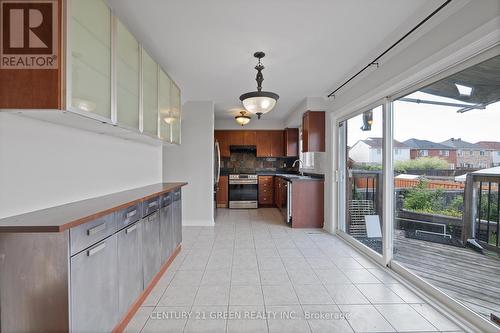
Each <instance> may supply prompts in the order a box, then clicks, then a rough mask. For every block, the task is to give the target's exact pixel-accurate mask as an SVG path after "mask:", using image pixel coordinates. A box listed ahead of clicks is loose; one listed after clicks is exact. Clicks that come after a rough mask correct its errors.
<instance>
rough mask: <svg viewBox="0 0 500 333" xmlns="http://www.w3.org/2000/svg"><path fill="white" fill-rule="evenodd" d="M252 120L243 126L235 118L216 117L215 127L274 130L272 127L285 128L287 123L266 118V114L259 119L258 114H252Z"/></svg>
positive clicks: (221, 128)
mask: <svg viewBox="0 0 500 333" xmlns="http://www.w3.org/2000/svg"><path fill="white" fill-rule="evenodd" d="M251 117H252V120H250V122H249V123H248V124H247V125H245V126H241V125H238V124H237V123H236V121H234V119H228V118H222V119H217V118H216V119H215V129H218V130H252V129H262V130H264V129H265V130H272V129H283V128H285V124H284V122H283V121H282V120H280V119H272V118H266V116H265V115H263V116H262V118H261V119H257V116H251Z"/></svg>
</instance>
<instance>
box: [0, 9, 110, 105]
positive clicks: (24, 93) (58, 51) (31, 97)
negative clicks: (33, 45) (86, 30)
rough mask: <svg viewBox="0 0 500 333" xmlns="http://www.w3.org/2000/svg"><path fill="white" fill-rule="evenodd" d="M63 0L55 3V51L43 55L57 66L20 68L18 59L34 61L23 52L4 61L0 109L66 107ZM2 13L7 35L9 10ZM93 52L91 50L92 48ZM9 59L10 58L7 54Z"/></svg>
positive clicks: (0, 70) (5, 34) (1, 20)
mask: <svg viewBox="0 0 500 333" xmlns="http://www.w3.org/2000/svg"><path fill="white" fill-rule="evenodd" d="M63 2H64V1H63V0H58V1H55V2H54V3H53V4H54V5H56V6H57V7H56V8H57V10H56V11H55V13H56V15H57V21H56V20H53V22H57V26H55V29H56V30H57V31H56V34H55V35H56V36H57V38H56V39H55V40H53V41H52V43H53V44H52V45H53V49H52V50H51V51H52V52H53V53H51V54H45V55H43V56H41V57H40V58H39V59H40V60H43V61H44V62H45V61H46V60H47V61H51V60H52V61H53V65H54V66H51V68H48V69H33V68H31V67H25V68H20V67H19V66H17V65H16V64H18V60H21V61H24V60H25V59H26V58H27V60H28V62H29V61H31V60H30V59H31V56H32V55H31V54H27V55H26V58H25V57H24V56H22V55H21V56H20V57H17V56H16V57H13V62H12V65H9V66H4V65H2V66H1V68H0V109H38V110H40V109H62V108H64V104H63V101H64V96H63V94H64V91H63V89H62V83H63V80H62V74H63V73H64V69H63V62H62V59H64V55H63V48H62V47H61V45H62V44H61V40H62V36H61V35H62V34H61V31H62V29H63V24H62V23H63V19H62V18H63V12H62V11H63ZM19 3H21V2H19V1H18V2H17V3H16V2H14V6H17V5H18V4H19ZM4 4H7V2H2V3H1V5H2V6H4ZM26 5H29V4H22V5H21V6H26ZM37 5H39V4H38V3H34V6H37ZM25 13H27V12H25ZM99 14H100V13H96V14H95V16H94V18H95V19H96V22H95V23H96V24H98V23H99V22H97V20H98V19H100V18H101V16H100V15H99ZM2 15H4V17H3V18H0V22H1V24H2V25H3V29H4V31H3V34H4V37H5V38H7V36H8V33H7V31H8V30H7V28H8V23H6V22H3V19H4V18H5V17H6V16H7V12H6V13H5V14H4V13H2ZM24 15H26V14H24ZM97 16H99V17H97ZM104 16H106V15H104ZM108 16H109V12H108ZM25 17H26V16H25ZM89 18H90V16H89ZM105 19H106V18H105ZM70 22H72V18H71V17H69V18H68V24H71V23H70ZM84 24H85V23H84ZM25 26H26V22H25ZM23 29H26V33H27V32H28V28H27V27H23ZM108 29H109V26H108ZM38 31H39V30H38ZM25 36H28V35H25ZM101 37H103V39H105V40H106V34H104V33H103V34H102V36H101ZM25 38H26V37H25ZM105 42H106V41H104V43H105ZM3 43H4V45H7V43H8V42H7V41H6V40H4V41H3ZM103 48H106V46H105V45H103ZM28 51H29V50H28ZM89 52H91V51H90V50H89ZM108 54H109V52H108ZM53 59H55V60H53ZM6 61H8V58H7V57H6ZM28 64H29V63H28ZM108 102H109V100H108Z"/></svg>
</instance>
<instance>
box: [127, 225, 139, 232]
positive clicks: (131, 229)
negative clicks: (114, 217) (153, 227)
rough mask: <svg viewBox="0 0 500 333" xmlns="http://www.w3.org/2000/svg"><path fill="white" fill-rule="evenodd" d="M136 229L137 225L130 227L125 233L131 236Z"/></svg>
mask: <svg viewBox="0 0 500 333" xmlns="http://www.w3.org/2000/svg"><path fill="white" fill-rule="evenodd" d="M135 229H137V224H134V225H133V226H131V227H128V228H127V229H125V233H126V234H129V233H131V232H132V231H134V230H135Z"/></svg>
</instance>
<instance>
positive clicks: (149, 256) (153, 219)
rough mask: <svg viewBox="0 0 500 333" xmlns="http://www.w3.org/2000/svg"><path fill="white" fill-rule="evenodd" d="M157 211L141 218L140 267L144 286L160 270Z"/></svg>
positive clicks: (158, 219)
mask: <svg viewBox="0 0 500 333" xmlns="http://www.w3.org/2000/svg"><path fill="white" fill-rule="evenodd" d="M159 217H160V216H159V214H158V211H156V212H154V213H153V214H151V215H149V216H147V217H145V218H143V219H142V221H141V223H142V267H143V274H144V286H147V285H148V283H149V282H150V281H151V280H152V279H153V277H154V276H155V274H156V273H158V271H159V270H160V266H161V254H160V218H159Z"/></svg>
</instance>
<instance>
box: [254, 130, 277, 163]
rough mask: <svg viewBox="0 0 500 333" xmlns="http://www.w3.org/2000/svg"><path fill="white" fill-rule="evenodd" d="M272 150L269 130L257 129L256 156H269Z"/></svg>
mask: <svg viewBox="0 0 500 333" xmlns="http://www.w3.org/2000/svg"><path fill="white" fill-rule="evenodd" d="M272 152H273V151H272V142H271V132H270V131H259V132H258V133H257V157H270V156H271V155H272Z"/></svg>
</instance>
